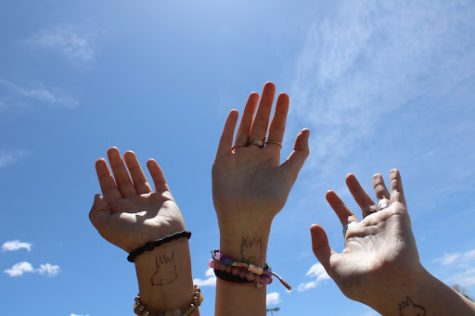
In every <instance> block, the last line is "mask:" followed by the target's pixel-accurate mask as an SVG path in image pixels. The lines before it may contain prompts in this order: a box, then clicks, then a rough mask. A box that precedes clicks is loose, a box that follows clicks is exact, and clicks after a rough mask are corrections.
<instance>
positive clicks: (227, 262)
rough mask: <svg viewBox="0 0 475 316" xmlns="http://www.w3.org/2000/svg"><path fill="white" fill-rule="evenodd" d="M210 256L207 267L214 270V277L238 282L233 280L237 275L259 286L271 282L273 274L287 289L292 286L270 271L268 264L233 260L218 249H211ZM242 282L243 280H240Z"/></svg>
mask: <svg viewBox="0 0 475 316" xmlns="http://www.w3.org/2000/svg"><path fill="white" fill-rule="evenodd" d="M211 258H212V260H211V261H210V262H209V264H208V265H209V267H210V268H213V269H214V270H215V275H216V277H219V278H221V279H225V280H227V281H231V282H240V281H233V279H234V280H235V279H236V278H233V277H232V276H234V277H239V278H240V279H242V280H246V281H248V282H249V283H251V282H253V283H255V284H256V287H261V286H263V285H268V284H270V283H272V276H275V277H276V278H277V279H278V280H279V281H280V283H282V285H283V286H285V288H287V290H291V289H292V287H291V286H290V285H289V284H288V283H287V282H285V280H284V279H282V278H281V277H280V276H279V275H278V274H277V273H274V272H272V269H271V268H270V267H269V265H268V264H265V265H264V266H263V267H260V266H257V265H254V264H252V263H248V262H238V261H234V259H232V258H231V257H227V256H225V255H223V254H222V253H221V251H219V250H212V251H211ZM216 271H222V272H225V273H226V274H228V276H226V277H225V276H224V275H223V273H216ZM240 283H243V282H240Z"/></svg>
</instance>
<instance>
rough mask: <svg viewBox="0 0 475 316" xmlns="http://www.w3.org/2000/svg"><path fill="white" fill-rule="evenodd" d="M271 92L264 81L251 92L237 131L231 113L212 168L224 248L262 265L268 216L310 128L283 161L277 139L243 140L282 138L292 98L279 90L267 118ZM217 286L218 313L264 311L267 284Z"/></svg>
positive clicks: (288, 183)
mask: <svg viewBox="0 0 475 316" xmlns="http://www.w3.org/2000/svg"><path fill="white" fill-rule="evenodd" d="M274 95H275V86H274V84H273V83H266V84H265V86H264V89H263V91H262V95H261V97H259V95H258V94H257V93H251V94H250V95H249V98H248V100H247V104H246V106H245V108H244V112H243V116H242V119H241V123H240V125H239V128H238V131H237V134H236V135H235V128H236V125H237V121H238V116H239V114H238V111H237V110H232V111H231V112H230V113H229V116H228V118H227V120H226V123H225V126H224V129H223V133H222V136H221V140H220V142H219V146H218V150H217V154H216V159H215V162H214V164H213V170H212V178H213V179H212V180H213V201H214V206H215V209H216V214H217V217H218V223H219V229H220V249H221V251H222V253H223V254H225V255H227V256H230V257H232V258H234V259H236V260H242V261H248V262H251V263H253V264H257V265H261V266H262V265H263V264H264V263H265V262H266V255H267V243H268V239H269V233H270V229H271V224H272V220H273V218H274V217H275V216H276V215H277V213H279V211H280V210H281V209H282V208H283V206H284V204H285V202H286V200H287V197H288V195H289V192H290V190H291V188H292V186H293V184H294V182H295V180H296V179H297V175H298V173H299V171H300V169H301V168H302V165H303V163H304V162H305V159H306V158H307V156H308V154H309V148H308V137H309V130H308V129H304V130H302V131H301V132H300V133H299V134H298V136H297V139H296V141H295V145H294V150H293V151H292V153H291V154H290V155H289V157H288V158H287V160H285V161H284V162H283V163H282V162H281V161H280V153H281V146H279V145H278V144H275V143H269V144H267V145H266V146H265V147H264V148H261V147H259V146H256V145H247V142H248V139H256V140H262V139H264V138H265V137H266V136H268V140H270V141H273V142H277V143H282V140H283V137H284V132H285V125H286V118H287V113H288V110H289V102H290V101H289V96H288V95H287V94H285V93H282V94H280V95H279V96H278V98H277V102H276V108H275V114H274V117H273V118H272V121H270V114H271V110H272V105H273V101H274ZM256 110H257V113H256V114H255V112H256ZM216 291H217V293H216V314H215V315H217V316H219V315H226V316H232V315H265V313H266V311H265V308H266V306H265V300H266V289H265V287H262V288H255V287H254V286H251V285H243V284H239V283H231V282H225V281H222V280H220V279H218V281H217V290H216ZM242 302H246V304H243V303H242Z"/></svg>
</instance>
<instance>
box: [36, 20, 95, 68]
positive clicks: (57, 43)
mask: <svg viewBox="0 0 475 316" xmlns="http://www.w3.org/2000/svg"><path fill="white" fill-rule="evenodd" d="M96 37H97V34H96V33H95V32H94V31H91V30H89V29H87V28H85V27H78V26H72V25H59V26H56V27H54V28H51V29H46V30H42V31H40V32H39V33H37V34H35V35H34V36H33V37H31V38H30V39H28V40H27V42H28V43H29V44H31V45H34V46H37V47H40V48H42V49H45V50H50V51H55V52H58V53H60V54H62V55H63V56H65V57H66V58H68V59H69V60H71V61H76V62H81V63H89V62H92V61H93V60H94V58H95V56H96V54H97V47H96V44H95V39H96Z"/></svg>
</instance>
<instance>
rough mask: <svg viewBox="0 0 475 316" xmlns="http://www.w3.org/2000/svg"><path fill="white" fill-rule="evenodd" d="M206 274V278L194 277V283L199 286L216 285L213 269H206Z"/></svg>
mask: <svg viewBox="0 0 475 316" xmlns="http://www.w3.org/2000/svg"><path fill="white" fill-rule="evenodd" d="M205 276H206V278H205V279H200V278H196V279H194V280H193V283H195V284H196V285H198V286H199V287H204V286H215V285H216V277H215V275H214V271H213V269H211V268H209V269H208V270H206V273H205Z"/></svg>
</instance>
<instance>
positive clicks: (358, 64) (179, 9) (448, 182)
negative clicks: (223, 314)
mask: <svg viewBox="0 0 475 316" xmlns="http://www.w3.org/2000/svg"><path fill="white" fill-rule="evenodd" d="M473 21H475V3H474V2H473V1H462V0H454V1H450V2H449V1H425V0H423V1H399V2H394V1H370V0H367V1H364V0H358V1H345V0H343V1H339V2H331V3H330V2H328V1H307V0H304V1H300V2H299V3H298V5H296V3H295V2H291V1H260V2H256V1H249V0H243V1H239V2H237V1H234V2H232V1H211V0H208V1H201V2H200V3H199V4H197V3H196V2H192V1H186V0H185V1H142V2H135V3H131V2H129V1H102V0H101V1H81V2H68V3H65V2H64V1H58V0H49V1H42V2H37V1H24V0H19V1H15V2H7V1H3V2H1V3H0V36H1V37H0V38H1V40H2V45H1V49H0V135H2V137H1V142H0V185H1V188H2V190H1V192H2V193H1V195H0V197H1V200H2V202H3V203H2V206H1V208H0V210H1V212H2V221H0V245H2V250H1V252H0V297H2V300H1V301H2V303H1V304H0V314H2V315H3V314H15V315H29V314H37V315H58V316H60V315H64V316H71V315H89V316H99V315H130V314H131V305H132V303H133V297H134V295H135V294H136V292H137V285H136V280H135V273H134V269H133V266H132V265H131V264H129V263H128V262H127V261H126V259H125V257H126V254H125V253H124V252H123V251H122V250H120V249H116V248H114V247H113V246H111V245H109V244H107V243H106V242H105V241H103V240H102V239H101V238H100V237H99V235H98V234H97V233H96V232H95V230H94V229H93V227H92V226H91V225H90V224H89V222H88V218H87V214H88V211H89V208H90V205H91V203H92V199H93V194H95V193H97V192H98V190H99V187H98V184H97V181H96V178H95V173H94V168H93V166H94V161H95V159H96V158H98V157H100V156H103V155H104V153H105V150H106V149H107V148H108V147H109V146H112V145H116V146H119V147H120V148H121V149H122V150H124V151H125V150H127V149H133V150H134V151H135V152H136V153H137V154H138V156H139V158H140V159H141V161H142V162H145V160H146V159H147V158H150V157H155V158H156V159H157V160H158V161H159V162H160V164H161V165H162V167H163V168H164V170H165V173H166V176H167V178H168V180H169V182H170V185H171V187H172V190H173V193H174V195H175V197H176V199H177V200H178V203H179V205H180V207H181V209H182V211H183V213H184V215H185V219H186V223H187V225H188V227H189V228H190V230H192V231H193V237H192V239H191V241H190V243H191V249H192V257H193V274H194V277H195V278H199V279H200V282H203V286H202V288H203V291H204V294H205V296H206V301H205V303H204V305H203V307H202V314H203V315H212V314H213V305H214V290H215V288H214V287H213V286H212V284H213V280H212V278H211V279H210V278H209V275H206V272H207V266H206V265H207V261H208V258H209V250H211V249H213V248H216V247H217V245H218V230H217V224H216V218H215V214H214V210H213V205H212V200H211V182H210V169H211V163H212V161H213V156H214V153H215V147H216V144H217V141H218V138H219V134H220V131H221V128H222V126H223V123H224V119H225V117H226V114H227V112H228V111H229V109H231V108H233V107H235V108H238V109H242V108H243V105H244V102H245V100H246V97H247V95H248V93H249V92H251V91H254V90H260V89H261V87H262V85H263V84H264V82H266V81H269V80H271V81H274V82H275V83H276V84H277V87H278V90H280V91H287V92H289V94H290V96H291V112H290V115H289V128H288V131H287V134H286V138H285V143H284V150H283V156H284V157H285V156H286V155H287V153H289V152H290V150H291V146H292V143H293V140H294V137H295V135H296V133H297V131H298V130H300V129H301V128H303V127H308V128H310V129H311V131H312V134H311V156H310V158H309V160H308V161H307V164H306V165H305V166H304V169H303V170H302V172H301V176H300V178H299V179H298V181H297V183H296V185H295V187H294V189H293V191H292V193H291V196H290V198H289V200H288V202H287V205H286V207H285V208H284V210H283V211H282V212H281V214H280V215H279V216H278V217H277V218H276V220H275V222H274V225H273V230H272V235H271V240H270V245H269V255H268V259H269V263H270V264H271V265H272V267H273V269H274V270H275V271H277V272H279V273H280V274H281V275H282V276H284V278H286V280H288V281H289V282H290V283H291V284H292V285H293V286H294V290H293V291H292V293H287V292H286V291H285V290H284V289H283V288H282V287H281V286H279V284H278V282H276V283H275V284H272V285H271V286H270V287H269V288H268V293H269V304H270V306H280V308H281V311H280V312H278V313H276V315H280V316H291V315H306V314H315V315H357V316H360V315H361V316H365V315H367V316H369V315H373V314H374V313H373V312H372V311H371V310H370V309H369V308H367V307H365V306H363V305H361V304H358V303H354V302H351V301H349V300H348V299H346V298H344V297H343V295H342V294H340V292H339V290H338V289H337V287H336V286H335V284H334V283H333V282H332V281H331V280H329V279H328V278H327V276H326V275H325V273H323V270H322V269H321V267H320V266H319V265H318V264H317V261H316V259H315V258H314V256H313V255H312V253H311V249H310V239H309V231H308V227H309V226H310V224H311V223H321V224H322V225H324V226H325V227H326V228H327V230H328V232H329V238H330V241H331V242H332V244H333V246H334V247H335V248H337V249H341V247H342V239H341V227H340V225H339V223H338V221H337V219H336V217H335V216H334V215H333V214H332V212H331V211H330V208H329V207H328V206H327V205H326V204H325V202H324V192H325V191H326V190H327V189H329V188H333V189H335V190H337V192H339V193H340V194H342V196H343V197H344V198H345V199H346V201H347V202H348V203H349V204H350V205H352V206H353V207H354V209H355V210H356V207H355V206H354V203H353V202H350V198H349V194H348V193H347V191H346V189H345V188H344V176H345V174H346V173H348V172H350V171H351V172H354V173H356V174H357V176H359V177H360V179H361V180H362V182H363V183H364V184H365V186H366V187H367V188H368V189H369V188H370V187H371V186H370V179H371V175H372V174H373V173H374V172H376V171H381V172H383V173H387V171H388V170H389V169H390V168H392V167H398V168H400V169H401V172H402V175H403V179H404V184H405V188H406V195H407V200H408V203H409V208H410V209H409V210H410V212H411V216H412V220H413V228H414V231H415V234H416V239H417V243H418V246H419V251H420V255H421V260H422V262H423V264H424V265H425V266H426V268H427V269H429V271H431V272H432V273H433V274H435V275H436V276H437V277H439V278H441V279H442V280H444V281H445V282H447V283H448V284H455V283H457V284H461V285H462V286H464V287H465V288H466V289H467V290H468V291H469V293H470V294H471V295H472V296H475V237H474V236H475V235H474V234H473V231H474V227H475V224H474V223H473V218H474V215H475V202H474V200H473V198H471V197H472V196H473V194H474V193H475V180H474V176H475V168H474V166H475V151H474V149H475V138H474V137H473V135H474V134H475V124H474V123H473V122H474V121H475V106H474V104H475V38H474V37H473V34H475V23H474V22H473ZM315 264H317V265H315ZM15 265H16V266H15ZM19 274H22V275H19ZM299 289H300V290H299Z"/></svg>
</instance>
